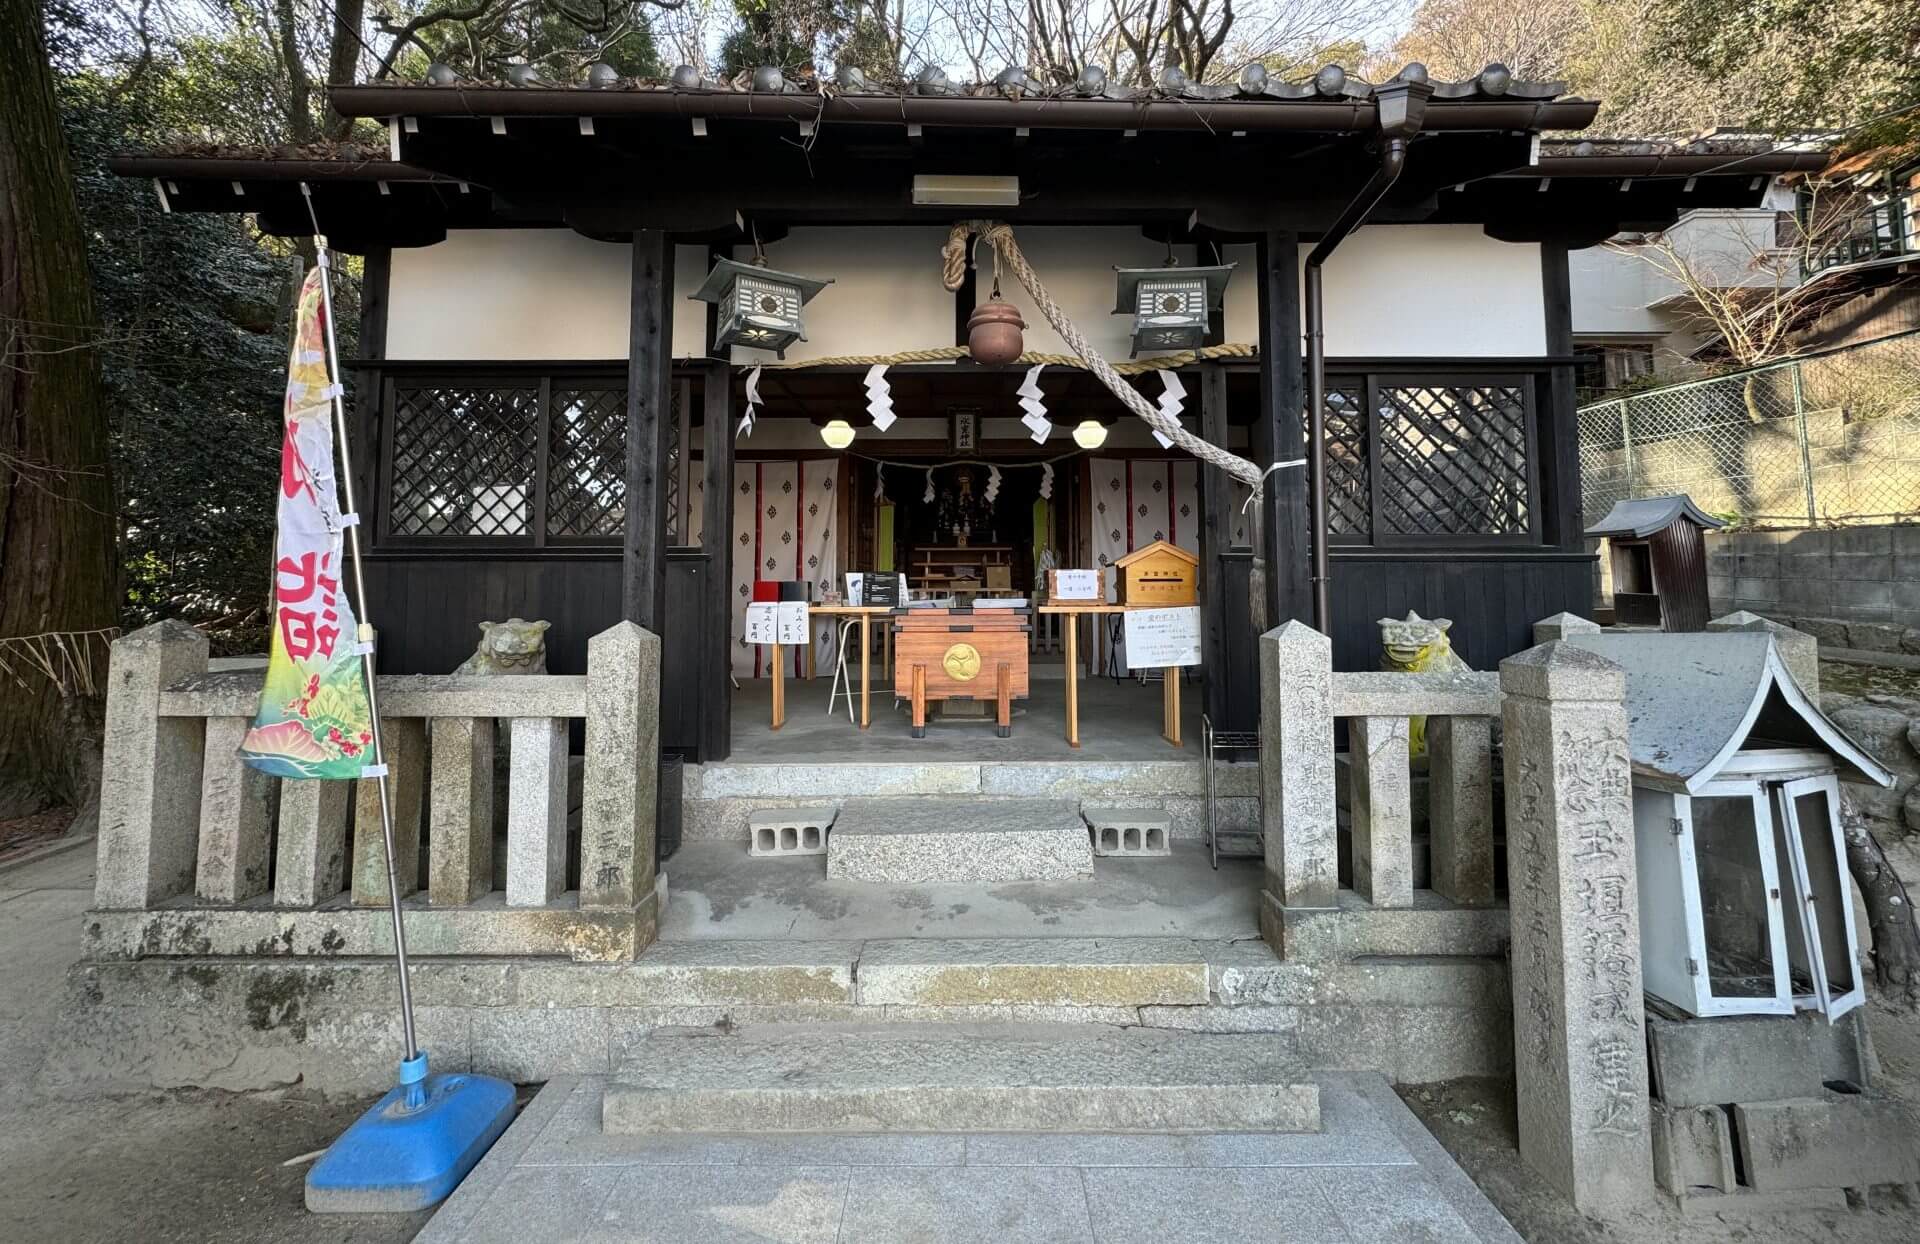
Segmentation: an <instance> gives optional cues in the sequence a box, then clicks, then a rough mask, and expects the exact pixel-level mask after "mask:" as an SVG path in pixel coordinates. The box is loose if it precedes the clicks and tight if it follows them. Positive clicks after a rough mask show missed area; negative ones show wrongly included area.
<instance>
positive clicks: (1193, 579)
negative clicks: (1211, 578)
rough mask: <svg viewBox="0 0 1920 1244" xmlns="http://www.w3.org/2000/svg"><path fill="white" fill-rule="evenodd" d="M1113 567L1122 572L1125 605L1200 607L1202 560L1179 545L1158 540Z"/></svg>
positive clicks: (1121, 590) (1130, 554)
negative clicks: (1198, 605)
mask: <svg viewBox="0 0 1920 1244" xmlns="http://www.w3.org/2000/svg"><path fill="white" fill-rule="evenodd" d="M1113 565H1114V568H1115V569H1116V570H1118V571H1119V572H1120V603H1121V604H1123V605H1196V604H1199V603H1200V576H1199V569H1200V559H1199V558H1197V557H1195V556H1194V555H1193V554H1192V553H1189V552H1187V551H1186V550H1185V549H1183V548H1181V547H1179V546H1178V545H1174V544H1168V543H1167V542H1166V541H1165V540H1155V541H1154V542H1153V543H1152V544H1149V545H1147V546H1146V547H1145V548H1140V549H1135V550H1134V551H1133V552H1131V553H1129V554H1127V555H1126V556H1125V557H1122V558H1121V559H1119V560H1118V561H1116V562H1114V563H1113Z"/></svg>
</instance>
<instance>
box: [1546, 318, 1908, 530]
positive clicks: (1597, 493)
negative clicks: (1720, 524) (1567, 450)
mask: <svg viewBox="0 0 1920 1244" xmlns="http://www.w3.org/2000/svg"><path fill="white" fill-rule="evenodd" d="M1580 477H1581V500H1582V508H1583V511H1584V514H1585V517H1586V521H1587V523H1588V524H1589V525H1591V524H1592V523H1594V522H1597V521H1598V520H1599V519H1600V518H1601V517H1602V516H1604V515H1605V514H1606V512H1607V511H1608V510H1609V509H1610V508H1612V506H1613V503H1614V502H1616V501H1619V500H1622V499H1624V498H1627V497H1646V496H1658V495H1661V494H1664V493H1676V492H1683V493H1687V494H1688V495H1690V496H1691V497H1692V498H1693V500H1694V504H1696V505H1698V506H1699V507H1700V508H1701V509H1703V510H1706V511H1707V512H1708V513H1711V514H1717V515H1719V516H1721V517H1723V518H1727V519H1729V520H1731V521H1735V522H1737V523H1741V524H1747V525H1756V526H1768V527H1809V526H1816V525H1824V524H1836V523H1886V522H1898V521H1901V520H1914V519H1920V333H1903V334H1901V335H1900V336H1897V337H1887V338H1883V339H1881V340H1879V341H1874V342H1869V343H1867V344H1865V345H1860V346H1852V347H1847V348H1844V349H1840V350H1834V351H1831V352H1829V353H1825V354H1820V355H1814V356H1811V357H1808V358H1804V359H1794V360H1792V361H1790V362H1785V363H1775V364H1771V365H1769V366H1766V367H1759V368H1755V369H1753V370H1751V371H1744V372H1736V373H1734V374H1731V375H1726V376H1717V377H1715V378H1713V379H1711V380H1698V381H1694V382H1692V383H1689V384H1676V385H1670V386H1668V387H1666V388H1663V389H1652V390H1649V391H1647V392H1644V393H1635V394H1632V395H1630V396H1627V397H1620V398H1615V399H1613V400H1611V401H1605V402H1597V403H1595V404H1593V405H1591V406H1584V407H1581V409H1580Z"/></svg>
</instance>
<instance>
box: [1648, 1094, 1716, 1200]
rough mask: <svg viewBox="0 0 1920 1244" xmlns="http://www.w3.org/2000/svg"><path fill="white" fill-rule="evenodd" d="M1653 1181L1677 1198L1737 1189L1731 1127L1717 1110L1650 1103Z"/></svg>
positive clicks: (1658, 1102)
mask: <svg viewBox="0 0 1920 1244" xmlns="http://www.w3.org/2000/svg"><path fill="white" fill-rule="evenodd" d="M1652 1120H1653V1177H1654V1178H1655V1179H1656V1180H1658V1181H1659V1183H1660V1186H1661V1187H1662V1188H1665V1189H1666V1190H1667V1191H1668V1192H1671V1193H1673V1194H1674V1195H1676V1196H1684V1195H1686V1194H1687V1193H1688V1192H1690V1191H1692V1190H1693V1189H1695V1188H1715V1189H1718V1190H1719V1191H1721V1192H1732V1191H1733V1190H1734V1188H1735V1187H1736V1186H1737V1179H1736V1172H1735V1169H1734V1160H1733V1125H1732V1123H1731V1122H1730V1121H1729V1119H1728V1116H1727V1111H1726V1110H1724V1109H1722V1108H1721V1107H1719V1106H1669V1105H1667V1104H1665V1103H1664V1102H1660V1101H1655V1102H1654V1103H1653V1113H1652Z"/></svg>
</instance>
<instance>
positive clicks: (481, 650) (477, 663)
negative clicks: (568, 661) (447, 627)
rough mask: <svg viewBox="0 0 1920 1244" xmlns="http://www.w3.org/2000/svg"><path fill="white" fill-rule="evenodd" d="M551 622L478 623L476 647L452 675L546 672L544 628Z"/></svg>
mask: <svg viewBox="0 0 1920 1244" xmlns="http://www.w3.org/2000/svg"><path fill="white" fill-rule="evenodd" d="M552 625H553V623H551V622H544V621H542V622H528V621H527V620H526V619H524V618H508V619H507V620H506V621H505V622H482V623H481V624H480V644H479V646H478V647H476V648H475V649H474V650H473V655H472V656H470V657H468V658H467V659H466V660H465V661H462V662H461V663H460V668H458V669H456V670H454V671H453V672H454V673H456V674H544V673H546V672H547V628H548V627H550V626H552Z"/></svg>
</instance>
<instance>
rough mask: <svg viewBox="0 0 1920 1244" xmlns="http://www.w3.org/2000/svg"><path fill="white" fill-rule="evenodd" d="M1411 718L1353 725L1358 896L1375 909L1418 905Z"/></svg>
mask: <svg viewBox="0 0 1920 1244" xmlns="http://www.w3.org/2000/svg"><path fill="white" fill-rule="evenodd" d="M1408 729H1409V726H1408V722H1407V719H1406V718H1405V717H1352V718H1349V719H1348V720H1347V756H1348V767H1347V781H1348V782H1349V783H1350V784H1351V786H1350V789H1349V790H1348V799H1347V806H1348V808H1349V809H1350V810H1351V813H1352V817H1351V821H1352V825H1353V891H1354V893H1356V894H1358V895H1359V896H1360V897H1361V898H1364V899H1366V900H1367V901H1368V902H1369V903H1372V904H1373V905H1374V906H1375V907H1411V906H1413V772H1412V770H1413V766H1412V763H1411V753H1410V752H1409V751H1408V744H1407V732H1408Z"/></svg>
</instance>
